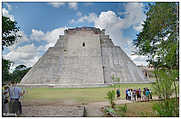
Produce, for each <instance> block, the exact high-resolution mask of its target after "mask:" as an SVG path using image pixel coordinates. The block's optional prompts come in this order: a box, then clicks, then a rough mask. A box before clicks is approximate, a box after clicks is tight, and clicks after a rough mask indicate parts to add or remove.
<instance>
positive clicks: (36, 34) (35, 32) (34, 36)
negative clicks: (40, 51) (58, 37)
mask: <svg viewBox="0 0 181 119" xmlns="http://www.w3.org/2000/svg"><path fill="white" fill-rule="evenodd" d="M44 35H45V34H44V33H43V32H42V31H39V30H36V29H32V34H31V36H30V39H31V40H36V41H41V40H42V38H43V36H44Z"/></svg>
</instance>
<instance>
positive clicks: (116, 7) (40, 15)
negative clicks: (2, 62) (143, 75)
mask: <svg viewBox="0 0 181 119" xmlns="http://www.w3.org/2000/svg"><path fill="white" fill-rule="evenodd" d="M145 4H146V3H140V2H139V3H138V2H137V3H131V2H129V3H126V2H108V3H106V2H96V3H88V2H79V3H73V2H68V3H63V2H54V3H48V2H39V3H38V2H35V3H33V2H6V3H5V2H4V3H3V5H2V13H3V15H4V16H8V17H10V18H11V19H12V20H15V21H16V22H17V23H18V24H17V25H18V26H19V27H20V32H18V34H21V35H22V36H23V37H22V38H21V39H19V40H18V42H17V43H15V44H14V45H13V46H10V47H8V48H6V49H5V50H4V51H3V57H4V58H7V59H10V60H11V61H14V62H15V66H16V65H19V64H24V65H26V66H28V67H29V66H32V65H33V64H34V63H36V62H37V61H38V59H39V58H40V57H41V56H42V55H43V54H44V53H45V52H46V51H47V49H48V48H49V47H52V46H54V45H55V43H56V41H57V39H58V36H59V35H63V33H64V32H63V31H64V30H65V29H67V28H72V27H82V26H92V27H93V26H94V27H97V28H100V29H105V30H106V34H108V35H110V37H111V39H112V40H113V43H114V44H115V45H118V46H120V47H121V48H122V49H123V50H124V51H125V52H126V53H127V55H128V56H129V57H130V58H131V59H132V60H133V61H134V62H135V63H136V64H137V65H146V62H145V57H143V56H137V55H131V54H132V51H134V50H135V48H134V47H133V45H132V41H133V40H134V39H136V34H137V33H139V32H140V31H141V30H142V25H141V24H142V23H143V21H144V20H145V18H146V16H145V14H144V10H145V9H144V5H145Z"/></svg>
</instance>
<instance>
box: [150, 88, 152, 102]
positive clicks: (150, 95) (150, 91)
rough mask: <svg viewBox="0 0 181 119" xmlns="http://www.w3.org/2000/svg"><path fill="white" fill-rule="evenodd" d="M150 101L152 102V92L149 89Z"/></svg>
mask: <svg viewBox="0 0 181 119" xmlns="http://www.w3.org/2000/svg"><path fill="white" fill-rule="evenodd" d="M150 99H151V100H152V92H151V89H150Z"/></svg>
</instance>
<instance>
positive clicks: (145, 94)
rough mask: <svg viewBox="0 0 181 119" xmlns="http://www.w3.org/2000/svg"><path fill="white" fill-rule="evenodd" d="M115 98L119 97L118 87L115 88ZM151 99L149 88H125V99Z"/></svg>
mask: <svg viewBox="0 0 181 119" xmlns="http://www.w3.org/2000/svg"><path fill="white" fill-rule="evenodd" d="M116 95H117V98H120V95H121V93H120V89H119V88H118V89H117V90H116ZM149 99H152V92H151V89H148V88H144V89H143V91H142V90H141V89H140V88H139V89H126V100H130V101H149Z"/></svg>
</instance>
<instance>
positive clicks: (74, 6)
mask: <svg viewBox="0 0 181 119" xmlns="http://www.w3.org/2000/svg"><path fill="white" fill-rule="evenodd" d="M68 5H69V8H72V9H74V10H77V9H78V7H77V3H76V2H71V3H68Z"/></svg>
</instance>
